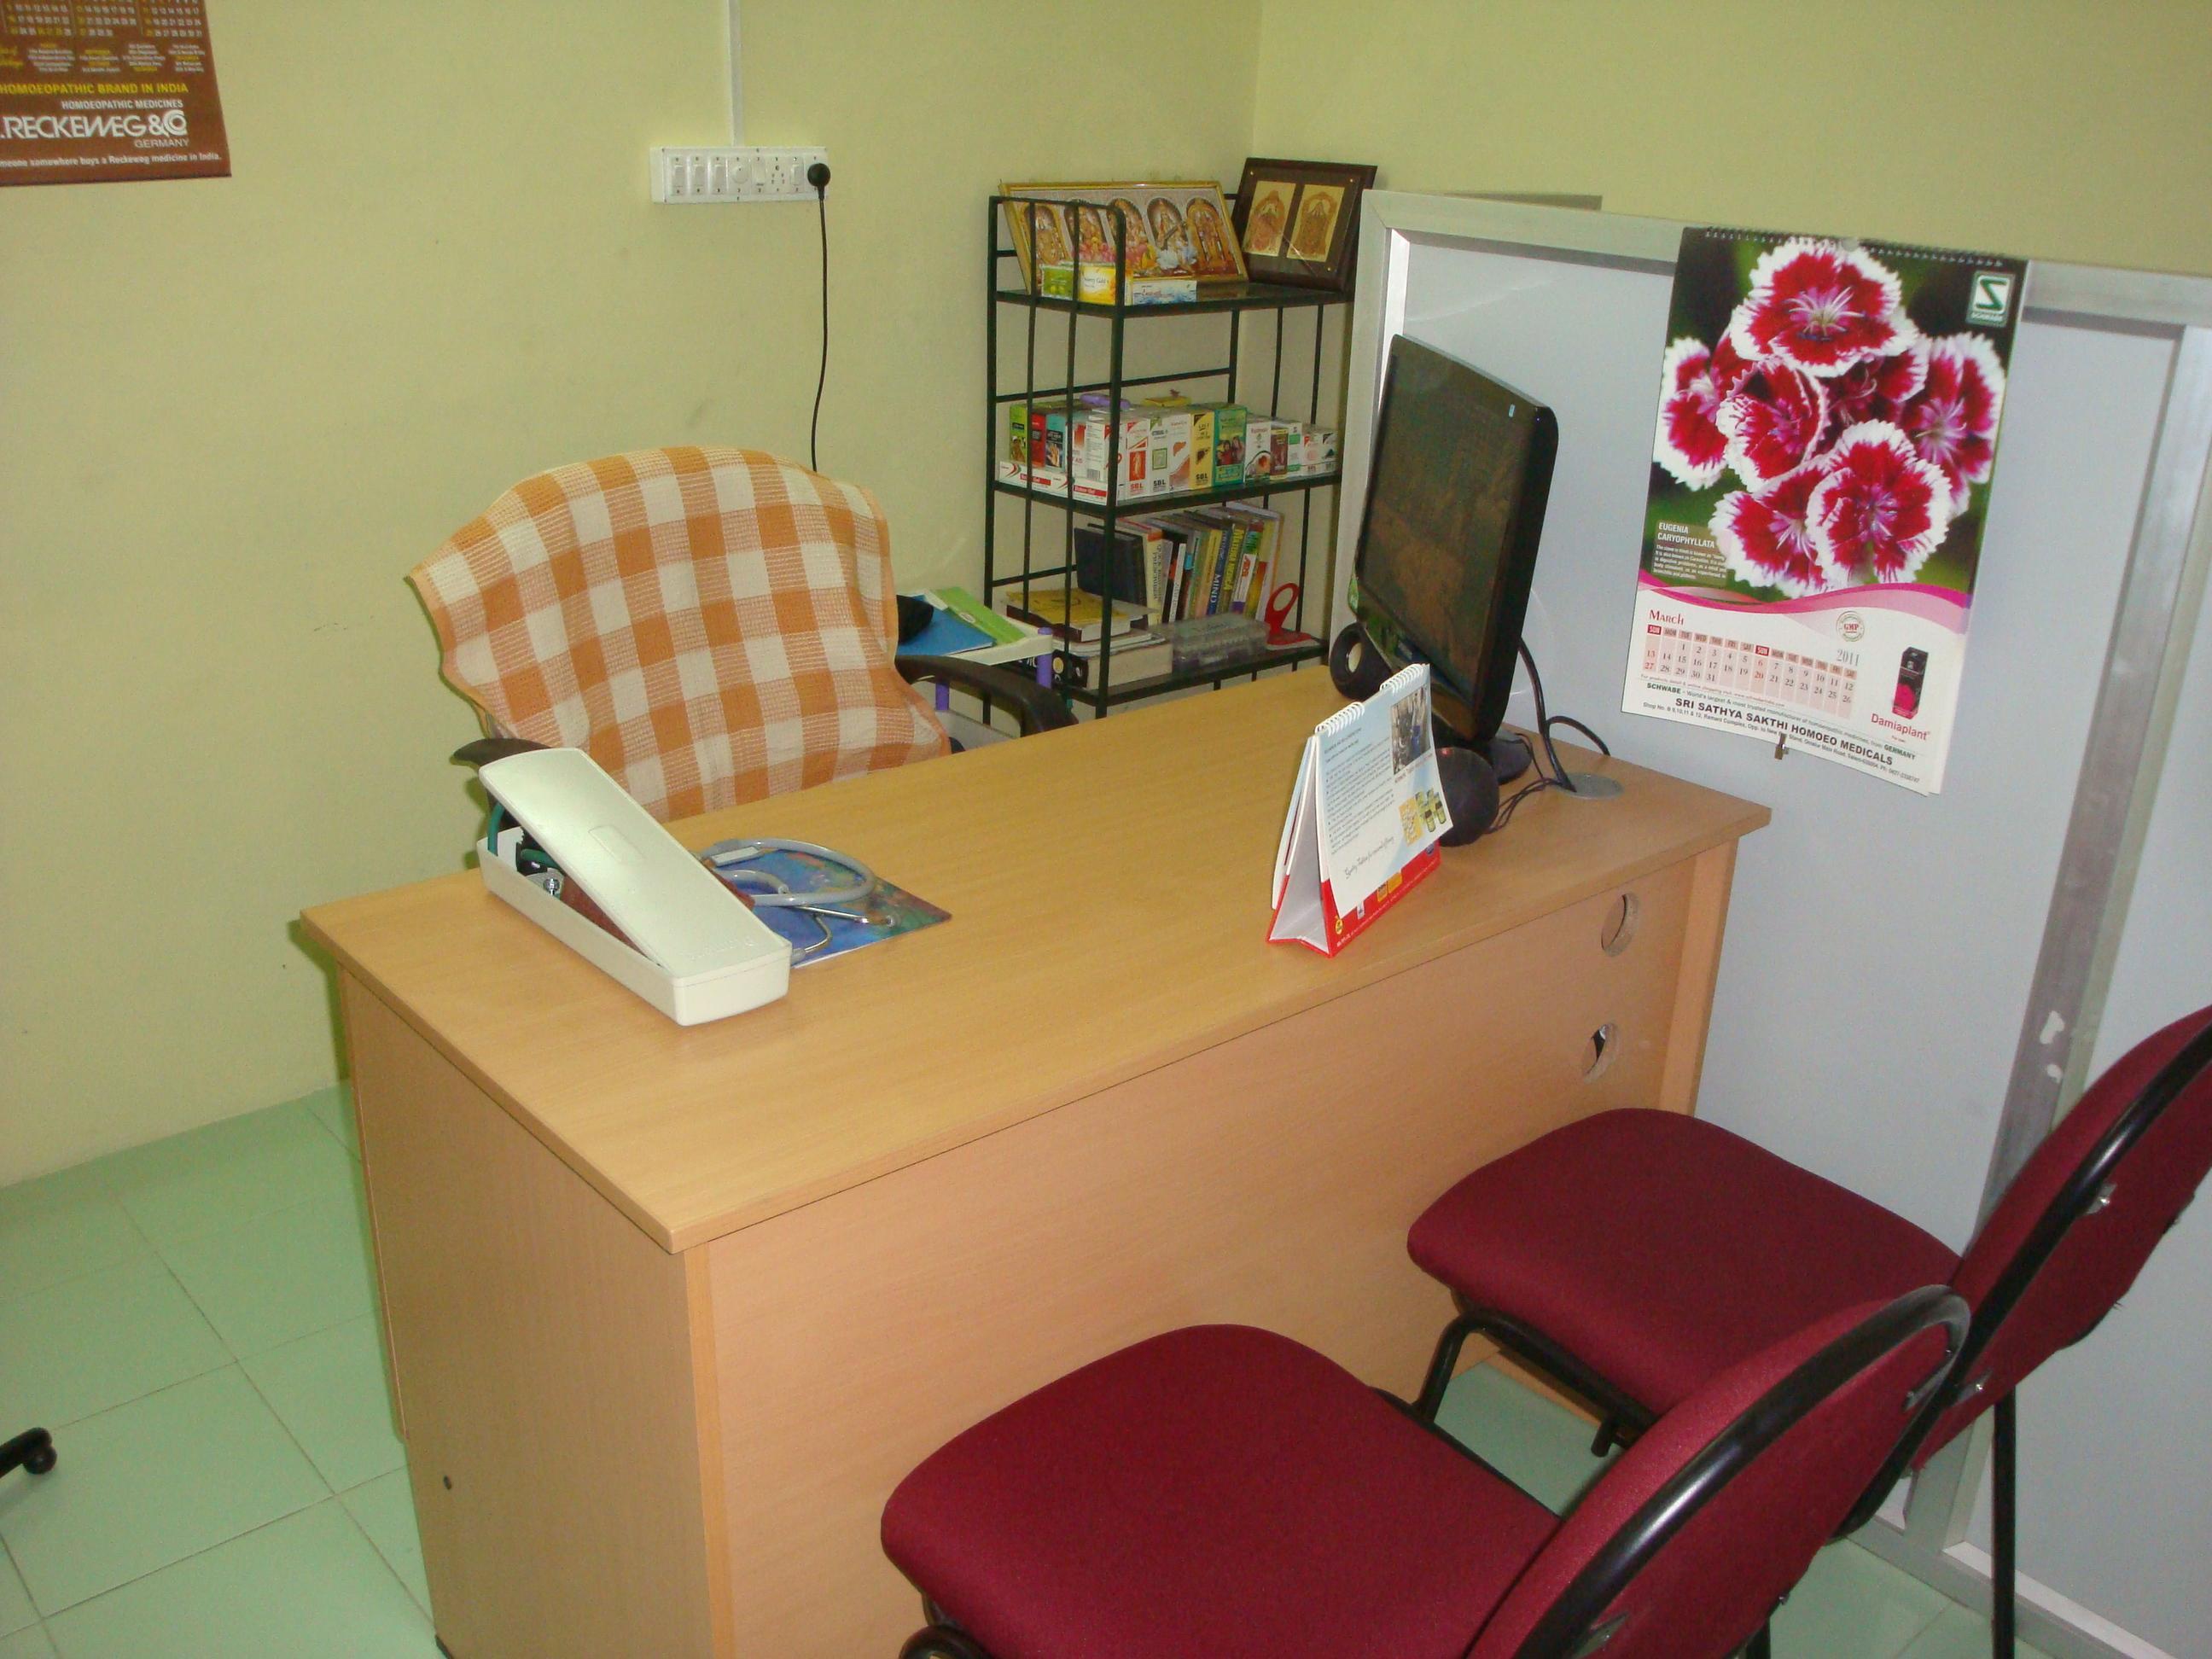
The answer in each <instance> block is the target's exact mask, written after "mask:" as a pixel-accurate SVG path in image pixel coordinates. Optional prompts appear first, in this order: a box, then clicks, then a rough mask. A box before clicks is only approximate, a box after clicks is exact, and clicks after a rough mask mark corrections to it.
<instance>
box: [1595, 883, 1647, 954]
mask: <svg viewBox="0 0 2212 1659" xmlns="http://www.w3.org/2000/svg"><path fill="white" fill-rule="evenodd" d="M1638 908H1639V907H1638V904H1637V902H1636V895H1635V894H1633V893H1623V894H1622V895H1621V896H1620V902H1619V903H1618V904H1616V905H1614V906H1613V908H1612V909H1610V910H1608V911H1607V912H1606V913H1605V925H1604V926H1603V927H1600V928H1599V929H1598V930H1597V942H1598V945H1599V946H1600V948H1601V949H1602V950H1603V951H1605V953H1606V955H1607V956H1609V957H1617V956H1619V955H1620V953H1621V952H1622V951H1626V949H1627V948H1628V945H1629V941H1631V940H1632V939H1634V938H1635V937H1636V913H1637V910H1638Z"/></svg>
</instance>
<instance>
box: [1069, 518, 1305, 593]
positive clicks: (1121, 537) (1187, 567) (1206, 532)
mask: <svg viewBox="0 0 2212 1659" xmlns="http://www.w3.org/2000/svg"><path fill="white" fill-rule="evenodd" d="M1282 529H1283V515H1282V514H1281V513H1278V512H1276V511H1274V510H1273V508H1271V507H1258V506H1255V505H1253V504H1251V503H1249V502H1243V501H1235V502H1230V503H1227V504H1225V505H1224V506H1221V507H1194V508H1192V509H1190V510H1189V511H1188V512H1182V513H1155V514H1147V515H1146V516H1143V517H1139V518H1131V519H1123V520H1121V521H1120V522H1119V523H1118V524H1117V525H1116V526H1115V536H1114V548H1113V551H1112V553H1111V555H1110V556H1109V554H1108V551H1107V548H1106V532H1105V531H1104V530H1103V528H1102V527H1100V526H1096V525H1082V526H1077V529H1076V532H1075V580H1076V583H1077V585H1078V586H1080V587H1082V588H1083V589H1085V591H1086V592H1091V593H1107V592H1110V593H1111V594H1112V595H1113V596H1114V598H1115V599H1118V600H1120V601H1121V602H1122V603H1124V604H1126V605H1130V606H1133V608H1135V609H1136V610H1138V611H1141V612H1143V613H1144V615H1145V616H1146V617H1149V618H1151V619H1152V620H1154V621H1158V622H1160V623H1172V622H1181V621H1182V620H1184V619H1185V618H1187V617H1229V616H1255V617H1256V616H1258V615H1259V614H1260V613H1261V611H1264V610H1266V609H1267V595H1268V594H1269V592H1272V591H1273V588H1272V584H1273V580H1274V574H1275V561H1276V557H1277V555H1278V552H1279V548H1280V544H1281V540H1282Z"/></svg>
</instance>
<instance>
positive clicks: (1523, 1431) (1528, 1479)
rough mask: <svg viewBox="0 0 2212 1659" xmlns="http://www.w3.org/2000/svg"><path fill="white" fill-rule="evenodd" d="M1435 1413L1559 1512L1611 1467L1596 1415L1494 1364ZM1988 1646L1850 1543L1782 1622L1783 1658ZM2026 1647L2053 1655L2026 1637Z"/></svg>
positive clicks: (1945, 1654) (1957, 1651) (1980, 1627)
mask: <svg viewBox="0 0 2212 1659" xmlns="http://www.w3.org/2000/svg"><path fill="white" fill-rule="evenodd" d="M1437 1421H1438V1422H1439V1423H1440V1424H1442V1425H1443V1427H1444V1428H1445V1429H1446V1430H1447V1431H1449V1432H1450V1433H1451V1434H1452V1435H1453V1436H1454V1437H1455V1438H1457V1439H1458V1440H1459V1441H1460V1442H1462V1443H1463V1444H1465V1445H1467V1446H1468V1447H1469V1448H1470V1449H1473V1450H1474V1452H1475V1454H1476V1455H1479V1456H1480V1457H1481V1458H1482V1459H1483V1461H1484V1462H1486V1463H1488V1464H1489V1465H1490V1466H1491V1467H1492V1468H1494V1469H1496V1470H1497V1471H1498V1473H1499V1474H1503V1475H1504V1476H1505V1477H1506V1478H1507V1479H1508V1480H1511V1481H1513V1482H1514V1483H1515V1484H1516V1485H1517V1486H1521V1487H1522V1489H1523V1490H1525V1491H1527V1492H1531V1493H1533V1494H1534V1495H1535V1496H1536V1497H1537V1498H1541V1499H1542V1500H1543V1501H1544V1502H1545V1503H1546V1504H1548V1505H1550V1506H1551V1507H1552V1508H1553V1509H1555V1510H1564V1509H1565V1508H1566V1507H1567V1506H1568V1505H1569V1504H1571V1503H1572V1502H1573V1500H1574V1498H1576V1496H1577V1494H1578V1493H1580V1492H1582V1490H1583V1488H1584V1487H1585V1486H1588V1485H1589V1482H1590V1481H1591V1480H1595V1478H1596V1476H1597V1474H1598V1473H1599V1471H1600V1470H1601V1468H1603V1467H1604V1466H1603V1465H1602V1464H1601V1463H1600V1462H1598V1460H1597V1459H1595V1458H1594V1457H1592V1456H1591V1455H1590V1437H1591V1428H1590V1425H1589V1424H1588V1423H1586V1422H1584V1421H1583V1419H1581V1418H1579V1417H1577V1416H1576V1415H1575V1414H1574V1413H1572V1412H1570V1411H1568V1410H1567V1409H1566V1408H1565V1407H1562V1406H1559V1405H1555V1404H1554V1403H1553V1401H1549V1400H1547V1399H1546V1398H1545V1397H1544V1396H1543V1395H1540V1394H1537V1393H1535V1392H1534V1390H1532V1389H1528V1388H1526V1387H1524V1386H1522V1383H1519V1382H1517V1381H1516V1380H1515V1379H1514V1378H1513V1377H1512V1376H1510V1375H1509V1374H1508V1373H1507V1372H1505V1371H1503V1370H1498V1369H1496V1368H1495V1367H1492V1366H1489V1365H1479V1366H1476V1367H1475V1368H1474V1370H1468V1371H1464V1372H1462V1374H1461V1375H1460V1376H1459V1377H1458V1378H1457V1379H1456V1380H1455V1381H1454V1382H1453V1383H1452V1385H1451V1389H1450V1391H1449V1393H1447V1394H1446V1395H1444V1403H1443V1410H1442V1411H1441V1412H1439V1413H1437ZM1613 1455H1614V1456H1616V1457H1617V1456H1619V1455H1620V1454H1619V1453H1618V1452H1616V1453H1614V1454H1613ZM1989 1650H1990V1626H1989V1621H1988V1620H1985V1619H1983V1618H1981V1617H1979V1616H1978V1615H1977V1614H1974V1613H1968V1612H1967V1611H1966V1609H1965V1608H1963V1607H1956V1606H1954V1605H1953V1604H1952V1603H1951V1602H1950V1601H1948V1600H1946V1599H1945V1598H1944V1597H1943V1596H1942V1595H1941V1594H1939V1593H1938V1592H1936V1591H1935V1590H1932V1589H1929V1587H1928V1586H1927V1585H1925V1584H1923V1583H1921V1582H1920V1581H1919V1580H1918V1579H1917V1578H1914V1577H1911V1576H1910V1575H1909V1574H1906V1573H1903V1572H1900V1571H1898V1570H1897V1569H1896V1568H1895V1567H1893V1566H1891V1565H1889V1564H1888V1563H1887V1561H1884V1560H1882V1559H1880V1558H1879V1557H1877V1556H1875V1555H1872V1554H1870V1553H1868V1552H1867V1551H1865V1550H1863V1549H1861V1548H1860V1547H1858V1546H1857V1545H1856V1544H1852V1543H1849V1542H1845V1543H1841V1544H1831V1545H1829V1546H1828V1547H1827V1548H1826V1549H1825V1550H1823V1551H1821V1552H1820V1555H1819V1557H1818V1558H1817V1559H1815V1560H1814V1563H1813V1570H1812V1571H1810V1572H1809V1573H1808V1574H1806V1576H1805V1579H1804V1582H1803V1583H1801V1584H1799V1585H1798V1586H1797V1588H1796V1589H1794V1590H1792V1591H1791V1592H1790V1599H1789V1600H1788V1601H1785V1602H1784V1603H1783V1607H1782V1611H1781V1612H1780V1613H1778V1615H1777V1616H1776V1618H1775V1620H1774V1651H1775V1655H1776V1659H1986V1656H1987V1655H1988V1653H1989ZM2018 1651H2019V1653H2020V1655H2021V1659H2047V1656H2045V1655H2044V1654H2043V1653H2042V1652H2040V1651H2039V1650H2037V1649H2035V1648H2032V1647H2029V1646H2027V1644H2021V1645H2020V1647H2019V1649H2018Z"/></svg>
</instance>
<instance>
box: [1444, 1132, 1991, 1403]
mask: <svg viewBox="0 0 2212 1659" xmlns="http://www.w3.org/2000/svg"><path fill="white" fill-rule="evenodd" d="M1407 1248H1408V1249H1409V1250H1410V1251H1411V1253H1412V1255H1413V1260H1414V1261H1416V1262H1417V1263H1419V1265H1420V1267H1422V1269H1423V1270H1424V1271H1425V1272H1427V1273H1431V1275H1433V1276H1434V1277H1436V1278H1437V1279H1442V1280H1443V1282H1444V1283H1445V1284H1446V1285H1449V1286H1451V1288H1452V1289H1453V1290H1455V1291H1458V1292H1459V1293H1460V1294H1461V1295H1462V1296H1463V1297H1466V1298H1467V1300H1468V1302H1469V1303H1470V1304H1474V1306H1476V1307H1479V1308H1483V1309H1487V1310H1492V1311H1494V1312H1497V1313H1500V1314H1504V1315H1505V1316H1508V1317H1509V1318H1511V1319H1513V1320H1515V1321H1516V1322H1521V1323H1522V1324H1525V1325H1527V1326H1528V1327H1530V1328H1533V1329H1534V1330H1536V1331H1538V1332H1541V1333H1542V1334H1544V1335H1545V1336H1546V1337H1547V1338H1548V1339H1549V1340H1551V1341H1553V1343H1555V1344H1557V1345H1558V1346H1560V1347H1562V1348H1564V1349H1565V1350H1566V1351H1567V1352H1569V1353H1570V1354H1571V1355H1573V1356H1574V1357H1575V1358H1577V1359H1578V1360H1580V1361H1581V1362H1582V1363H1583V1364H1584V1365H1586V1366H1588V1367H1589V1369H1590V1370H1593V1371H1595V1373H1596V1374H1597V1375H1598V1376H1601V1377H1603V1378H1605V1379H1606V1380H1607V1382H1609V1383H1612V1384H1613V1386H1614V1387H1615V1388H1616V1389H1620V1391H1621V1392H1623V1393H1625V1394H1626V1395H1628V1396H1629V1397H1630V1398H1631V1399H1632V1400H1634V1401H1637V1402H1638V1403H1639V1404H1641V1405H1643V1406H1644V1407H1646V1408H1647V1409H1649V1410H1650V1411H1651V1412H1653V1413H1660V1412H1664V1411H1666V1410H1668V1408H1669V1407H1673V1406H1674V1405H1676V1404H1677V1403H1679V1402H1680V1401H1682V1400H1683V1399H1685V1398H1686V1397H1687V1396H1688V1395H1690V1394H1692V1392H1694V1391H1695V1390H1696V1389H1698V1388H1699V1386H1700V1385H1701V1384H1703V1383H1705V1382H1706V1381H1707V1380H1708V1379H1709V1378H1711V1377H1712V1376H1715V1375H1716V1374H1717V1373H1718V1372H1720V1371H1723V1370H1727V1369H1728V1368H1729V1367H1730V1366H1732V1365H1735V1364H1740V1363H1741V1362H1742V1361H1744V1360H1746V1359H1747V1358H1750V1357H1751V1356H1753V1355H1754V1354H1756V1353H1759V1352H1760V1351H1761V1350H1763V1349H1765V1348H1767V1347H1769V1346H1771V1345H1772V1344H1774V1343H1776V1342H1778V1341H1780V1340H1782V1339H1783V1338H1784V1337H1786V1336H1789V1335H1790V1334H1791V1333H1793V1332H1796V1331H1799V1330H1802V1328H1805V1327H1806V1326H1808V1325H1810V1324H1812V1323H1814V1322H1816V1321H1819V1320H1823V1319H1826V1318H1827V1317H1828V1316H1831V1315H1833V1314H1835V1313H1837V1312H1838V1311H1840V1310H1844V1309H1847V1308H1851V1307H1854V1306H1857V1305H1858V1304H1863V1303H1868V1302H1876V1303H1881V1302H1888V1301H1890V1300H1892V1299H1893V1298H1895V1297H1899V1296H1901V1295H1903V1294H1904V1293H1905V1291H1911V1290H1917V1289H1918V1288H1919V1287H1920V1286H1922V1285H1936V1284H1943V1283H1947V1282H1948V1281H1949V1279H1950V1278H1951V1276H1952V1273H1954V1270H1955V1269H1956V1268H1957V1267H1958V1265H1959V1258H1958V1256H1957V1255H1955V1254H1954V1252H1952V1251H1951V1250H1949V1249H1946V1248H1945V1247H1944V1245H1943V1244H1942V1242H1941V1241H1940V1240H1938V1239H1936V1238H1935V1237H1932V1236H1931V1235H1929V1234H1928V1233H1926V1232H1923V1231H1921V1230H1920V1229H1919V1228H1918V1227H1916V1226H1914V1225H1912V1224H1911V1222H1909V1221H1906V1220H1904V1219H1903V1218H1900V1217H1899V1216H1896V1215H1893V1214H1892V1213H1891V1212H1889V1211H1887V1210H1885V1209H1883V1208H1882V1207H1881V1206H1880V1205H1878V1204H1875V1203H1872V1202H1870V1201H1869V1200H1866V1199H1863V1198H1861V1197H1860V1196H1859V1195H1858V1194H1856V1193H1853V1192H1850V1191H1849V1190H1848V1189H1846V1188H1842V1187H1839V1186H1838V1185H1836V1183H1835V1182H1832V1181H1828V1180H1826V1179H1824V1178H1823V1177H1821V1176H1817V1175H1814V1174H1813V1173H1812V1172H1811V1171H1809V1170H1802V1169H1800V1168H1799V1167H1798V1166H1797V1165H1796V1164H1791V1163H1790V1162H1789V1161H1788V1160H1787V1159H1785V1158H1777V1157H1776V1156H1775V1155H1774V1154H1773V1153H1771V1152H1767V1151H1765V1149H1764V1148H1762V1147H1759V1146H1754V1145H1753V1144H1752V1143H1751V1142H1750V1141H1748V1140H1746V1139H1743V1138H1742V1137H1741V1135H1735V1134H1731V1133H1729V1131H1727V1130H1725V1129H1722V1128H1719V1127H1716V1126H1714V1125H1712V1124H1710V1123H1704V1122H1700V1121H1698V1120H1697V1119H1695V1118H1692V1117H1688V1116H1686V1115H1682V1114H1680V1113H1677V1112H1659V1111H1650V1110H1644V1109H1637V1108H1628V1109H1621V1110H1617V1111H1610V1112H1601V1113H1599V1114H1598V1115H1595V1116H1594V1117H1589V1118H1584V1119H1583V1120H1582V1121H1579V1122H1577V1123H1572V1124H1569V1125H1568V1126H1566V1127H1564V1128H1560V1129H1555V1130H1553V1132H1552V1133H1549V1134H1547V1135H1545V1136H1543V1137H1542V1138H1541V1139H1538V1140H1535V1141H1533V1142H1531V1143H1530V1144H1529V1145H1528V1146H1524V1147H1522V1148H1521V1149H1520V1150H1519V1151H1518V1152H1511V1153H1509V1154H1508V1155H1507V1156H1505V1157H1504V1158H1499V1159H1498V1160H1497V1161H1496V1162H1494V1163H1491V1164H1485V1165H1484V1166H1483V1167H1482V1168H1480V1169H1479V1170H1475V1171H1474V1174H1472V1175H1470V1176H1468V1177H1467V1178H1466V1179H1465V1180H1463V1181H1462V1182H1460V1183H1459V1184H1458V1185H1457V1186H1455V1187H1454V1188H1452V1189H1451V1190H1450V1191H1449V1192H1448V1193H1446V1194H1444V1195H1443V1197H1442V1198H1440V1199H1438V1200H1437V1201H1436V1202H1435V1203H1434V1204H1432V1205H1431V1206H1429V1208H1428V1209H1427V1210H1426V1211H1425V1212H1423V1214H1422V1216H1421V1218H1420V1219H1419V1221H1417V1222H1415V1223H1414V1224H1413V1232H1412V1235H1411V1236H1410V1237H1409V1238H1408V1240H1407Z"/></svg>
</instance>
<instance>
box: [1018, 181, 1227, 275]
mask: <svg viewBox="0 0 2212 1659" xmlns="http://www.w3.org/2000/svg"><path fill="white" fill-rule="evenodd" d="M1000 194H1001V195H1002V196H1005V197H1008V198H1009V199H1008V200H1007V201H1006V202H1005V203H1004V204H1003V206H1004V210H1005V212H1006V234H1007V235H1008V237H1009V238H1010V239H1011V240H1012V243H1013V249H1014V258H1016V259H1017V260H1018V262H1019V263H1020V265H1021V268H1022V283H1023V286H1024V287H1025V288H1026V289H1029V291H1030V293H1032V294H1036V293H1044V294H1054V293H1066V292H1067V291H1068V289H1067V288H1066V286H1065V284H1066V283H1067V282H1068V281H1069V279H1070V276H1072V273H1073V269H1074V267H1076V266H1078V265H1080V266H1082V267H1084V268H1085V272H1086V275H1087V274H1088V273H1089V271H1091V270H1095V269H1097V268H1100V267H1103V268H1104V270H1106V271H1107V272H1108V273H1109V275H1110V273H1111V271H1112V270H1113V265H1114V224H1113V221H1114V219H1115V218H1116V217H1118V218H1119V219H1120V221H1121V247H1122V268H1123V270H1124V271H1125V273H1126V274H1127V276H1128V277H1129V278H1131V279H1132V280H1134V279H1137V278H1142V277H1153V278H1157V277H1194V278H1196V279H1197V280H1198V281H1199V282H1200V283H1235V282H1242V281H1243V280H1244V277H1245V270H1244V258H1243V254H1242V253H1241V252H1239V251H1238V247H1237V234H1236V232H1235V230H1234V229H1233V228H1232V227H1231V220H1230V213H1229V204H1228V202H1227V201H1226V200H1225V198H1224V197H1223V196H1222V194H1221V186H1220V185H1217V184H1215V183H1213V182H1212V180H1211V179H1204V180H1200V179H1181V180H1174V181H1170V182H1166V183H1160V184H1115V183H1103V184H1025V185H1004V186H1002V187H1001V189H1000ZM1031 202H1034V203H1036V204H1039V205H1038V206H1037V207H1036V208H1035V209H1031V208H1030V207H1028V206H1027V205H1025V204H1028V203H1031ZM1032 234H1034V237H1035V246H1031V237H1032ZM1040 271H1042V273H1043V279H1042V286H1040V281H1039V272H1040ZM1063 273H1066V275H1063ZM1085 289H1086V294H1087V292H1088V289H1089V284H1088V283H1086V284H1085Z"/></svg>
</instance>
